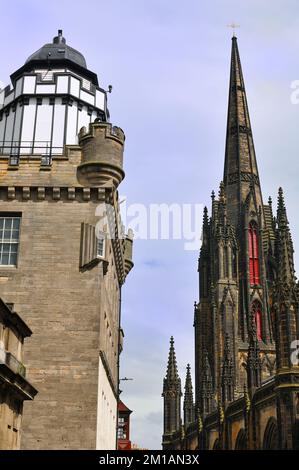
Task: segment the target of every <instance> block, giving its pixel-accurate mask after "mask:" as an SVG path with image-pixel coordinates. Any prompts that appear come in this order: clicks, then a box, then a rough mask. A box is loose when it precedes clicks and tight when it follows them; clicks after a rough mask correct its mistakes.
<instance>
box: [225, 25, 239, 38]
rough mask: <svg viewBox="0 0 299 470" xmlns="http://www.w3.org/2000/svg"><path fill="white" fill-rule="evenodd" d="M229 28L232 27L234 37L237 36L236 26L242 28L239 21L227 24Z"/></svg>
mask: <svg viewBox="0 0 299 470" xmlns="http://www.w3.org/2000/svg"><path fill="white" fill-rule="evenodd" d="M227 27H228V28H232V30H233V37H235V30H236V28H240V25H239V24H237V23H234V22H232V23H231V24H228V25H227Z"/></svg>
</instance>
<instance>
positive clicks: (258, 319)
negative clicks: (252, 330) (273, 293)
mask: <svg viewBox="0 0 299 470" xmlns="http://www.w3.org/2000/svg"><path fill="white" fill-rule="evenodd" d="M252 314H253V316H254V321H255V327H256V337H257V339H258V340H259V341H261V340H262V339H263V319H262V307H261V304H260V303H259V302H258V301H257V300H256V301H254V302H253V304H252Z"/></svg>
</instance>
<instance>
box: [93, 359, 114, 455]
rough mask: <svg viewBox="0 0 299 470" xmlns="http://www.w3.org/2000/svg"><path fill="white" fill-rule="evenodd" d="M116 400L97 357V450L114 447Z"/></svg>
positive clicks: (100, 360) (112, 448) (100, 361)
mask: <svg viewBox="0 0 299 470" xmlns="http://www.w3.org/2000/svg"><path fill="white" fill-rule="evenodd" d="M116 416H117V401H116V398H115V396H114V394H113V392H112V389H111V386H110V383H109V380H108V378H107V375H106V372H105V369H104V366H103V363H102V359H101V358H100V357H99V382H98V413H97V442H96V448H97V450H115V448H116Z"/></svg>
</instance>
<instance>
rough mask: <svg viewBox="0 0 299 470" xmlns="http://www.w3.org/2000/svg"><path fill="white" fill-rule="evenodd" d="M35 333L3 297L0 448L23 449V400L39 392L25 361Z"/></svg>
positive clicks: (0, 318) (0, 315) (0, 310)
mask: <svg viewBox="0 0 299 470" xmlns="http://www.w3.org/2000/svg"><path fill="white" fill-rule="evenodd" d="M0 224H1V219H0ZM31 333H32V332H31V330H30V329H29V328H28V326H27V325H26V324H25V323H24V322H23V320H22V319H21V317H20V316H19V315H18V314H17V313H16V312H14V310H13V306H12V305H7V304H5V303H4V302H3V300H2V299H1V298H0V450H15V449H19V448H20V441H21V432H22V431H21V424H22V412H23V402H24V401H25V400H33V399H34V397H35V395H36V393H37V390H36V389H35V388H34V387H33V386H32V385H31V384H30V383H29V382H28V380H27V379H26V367H25V366H24V364H23V354H24V353H23V346H24V339H25V338H27V337H28V336H31Z"/></svg>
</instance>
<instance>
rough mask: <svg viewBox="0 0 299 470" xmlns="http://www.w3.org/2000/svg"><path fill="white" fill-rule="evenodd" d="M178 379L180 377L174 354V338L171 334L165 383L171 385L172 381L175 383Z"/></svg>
mask: <svg viewBox="0 0 299 470" xmlns="http://www.w3.org/2000/svg"><path fill="white" fill-rule="evenodd" d="M178 380H180V379H179V374H178V367H177V362H176V356H175V349H174V339H173V336H171V338H170V348H169V355H168V364H167V371H166V378H165V383H166V384H167V385H171V384H173V383H176V382H177V381H178Z"/></svg>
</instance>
